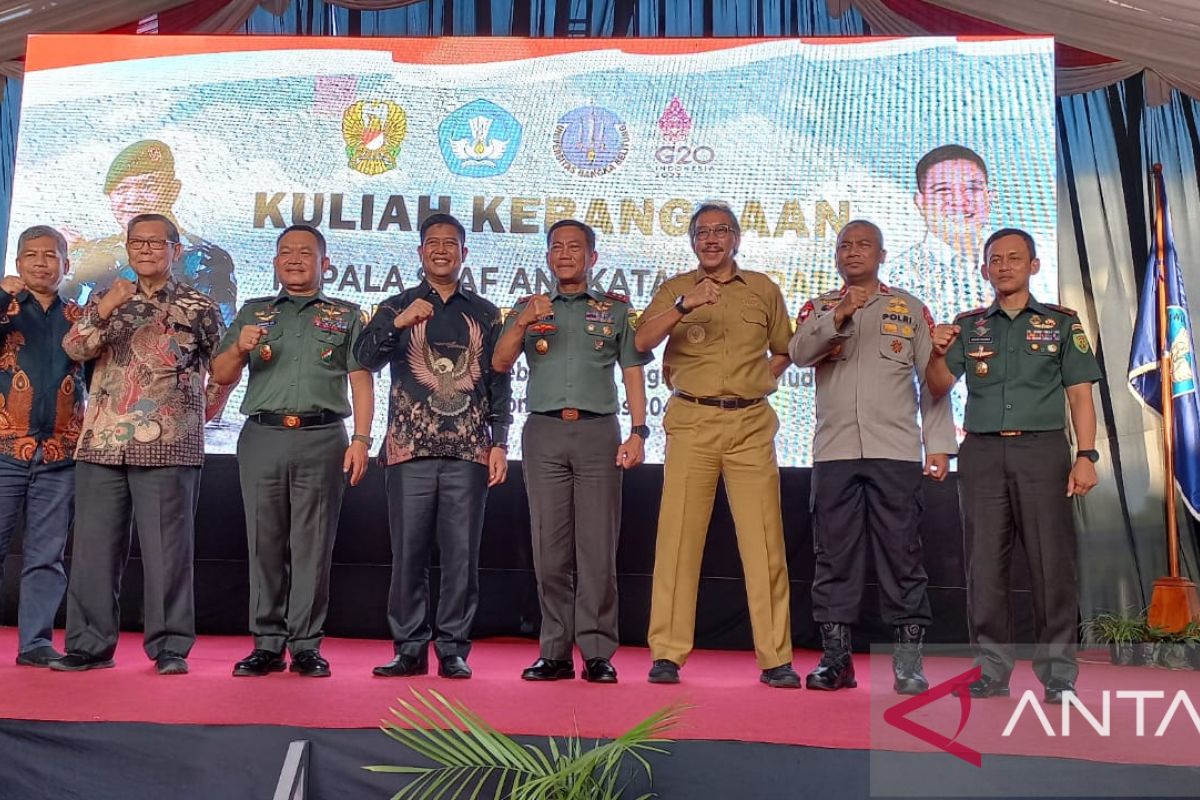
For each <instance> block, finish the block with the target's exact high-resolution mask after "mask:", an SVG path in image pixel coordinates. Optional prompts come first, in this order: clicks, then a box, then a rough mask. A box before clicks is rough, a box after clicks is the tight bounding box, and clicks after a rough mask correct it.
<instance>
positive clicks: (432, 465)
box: [384, 458, 488, 658]
mask: <svg viewBox="0 0 1200 800" xmlns="http://www.w3.org/2000/svg"><path fill="white" fill-rule="evenodd" d="M384 480H385V483H386V486H387V501H388V527H389V528H390V531H391V538H392V585H391V589H390V591H389V592H388V626H389V628H390V629H391V633H392V641H393V642H395V646H396V653H398V654H402V655H410V656H419V655H422V654H424V652H425V650H426V648H427V647H428V644H429V641H430V640H431V639H434V633H435V632H434V627H433V625H432V624H431V622H430V613H429V560H430V556H431V555H432V552H433V545H434V543H435V542H436V544H437V548H438V555H439V565H440V571H441V576H442V579H441V585H440V591H439V594H438V607H437V630H436V639H435V640H434V649H435V650H436V651H437V655H438V658H448V657H450V656H462V657H463V658H466V657H467V654H468V653H469V652H470V651H471V640H470V637H471V623H472V622H473V621H474V619H475V609H476V606H477V605H478V602H479V539H480V535H481V534H482V533H483V508H484V504H485V502H486V501H487V480H488V469H487V466H486V465H484V464H478V463H475V462H473V461H463V460H461V459H457V458H417V459H413V460H412V461H405V462H404V463H401V464H393V465H392V466H390V467H388V468H387V471H386V473H385V476H384Z"/></svg>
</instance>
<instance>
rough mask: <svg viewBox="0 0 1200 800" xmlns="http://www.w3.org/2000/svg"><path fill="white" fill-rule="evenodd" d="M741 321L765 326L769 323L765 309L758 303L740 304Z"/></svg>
mask: <svg viewBox="0 0 1200 800" xmlns="http://www.w3.org/2000/svg"><path fill="white" fill-rule="evenodd" d="M742 322H748V323H750V324H751V325H758V326H761V327H763V328H766V327H767V326H768V325H769V324H770V320H768V319H767V310H766V309H765V308H763V307H762V306H761V305H759V304H758V303H743V304H742Z"/></svg>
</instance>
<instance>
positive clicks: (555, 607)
mask: <svg viewBox="0 0 1200 800" xmlns="http://www.w3.org/2000/svg"><path fill="white" fill-rule="evenodd" d="M528 300H529V298H523V299H522V300H521V301H519V302H518V303H517V305H516V307H515V308H513V310H512V312H511V313H510V314H509V316H508V319H507V321H506V323H505V326H506V327H510V326H512V325H514V324H515V321H516V318H517V316H518V315H520V313H521V311H522V310H523V309H524V307H525V304H526V303H527V302H528ZM550 301H551V305H552V307H553V309H554V317H553V319H551V320H547V321H544V322H540V323H534V324H533V325H531V326H530V327H529V328H528V329H527V330H526V333H525V341H524V353H525V358H526V360H527V361H528V363H529V384H528V395H527V398H528V408H529V418H528V419H527V420H526V422H525V428H524V430H523V431H522V434H521V448H522V452H523V459H522V466H523V469H524V473H525V486H526V490H527V492H528V494H529V512H530V521H531V527H532V531H533V566H534V570H535V572H536V574H537V581H538V599H539V602H540V604H541V609H542V630H541V656H542V657H543V658H547V659H555V660H560V661H566V660H569V659H570V658H571V646H572V643H578V645H579V649H580V651H581V653H582V654H583V658H584V659H585V660H587V659H591V658H611V657H612V654H613V653H614V652H615V651H616V649H617V537H618V534H619V532H620V528H621V473H622V470H621V468H620V467H618V466H616V455H617V448H618V447H619V446H620V443H621V430H620V425H619V423H618V421H617V416H616V412H617V390H616V385H615V382H614V380H613V365H614V364H618V365H620V367H621V368H622V369H625V368H627V367H634V366H640V365H642V364H646V363H648V362H649V361H650V360H651V359H652V358H653V356H652V355H651V354H649V353H639V352H638V351H637V349H636V348H635V347H634V344H633V326H632V325H631V321H630V305H629V301H628V298H625V297H623V296H621V295H616V294H607V295H606V294H602V293H600V292H596V291H593V290H588V291H587V292H583V293H580V294H574V295H564V294H562V293H560V292H558V291H555V292H554V293H553V294H551V296H550ZM572 569H574V570H575V573H576V575H577V578H576V581H575V586H572V581H571V572H572Z"/></svg>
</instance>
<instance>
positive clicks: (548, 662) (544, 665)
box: [521, 658, 575, 681]
mask: <svg viewBox="0 0 1200 800" xmlns="http://www.w3.org/2000/svg"><path fill="white" fill-rule="evenodd" d="M574 678H575V664H574V663H573V662H571V661H564V660H561V659H557V658H539V659H538V660H537V661H535V662H533V666H531V667H529V668H528V669H526V670H525V671H524V672H522V673H521V680H523V681H569V680H573V679H574Z"/></svg>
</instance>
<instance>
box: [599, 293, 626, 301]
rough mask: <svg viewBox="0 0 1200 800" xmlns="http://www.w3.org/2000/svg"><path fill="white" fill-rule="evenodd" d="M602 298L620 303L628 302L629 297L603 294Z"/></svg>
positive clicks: (619, 294) (618, 294)
mask: <svg viewBox="0 0 1200 800" xmlns="http://www.w3.org/2000/svg"><path fill="white" fill-rule="evenodd" d="M604 296H605V297H607V298H608V299H610V300H616V301H618V302H621V303H628V302H629V295H627V294H621V293H620V292H605V293H604Z"/></svg>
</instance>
